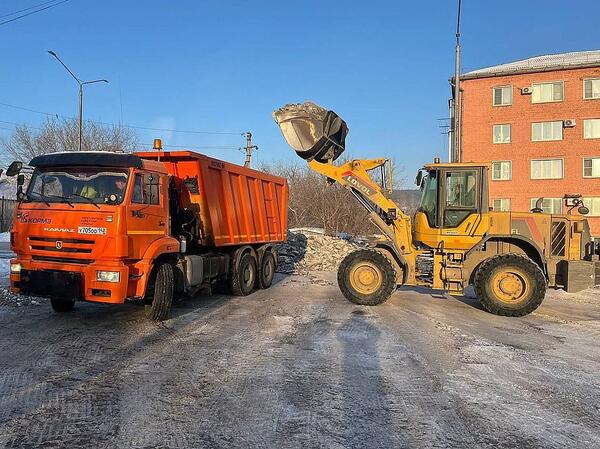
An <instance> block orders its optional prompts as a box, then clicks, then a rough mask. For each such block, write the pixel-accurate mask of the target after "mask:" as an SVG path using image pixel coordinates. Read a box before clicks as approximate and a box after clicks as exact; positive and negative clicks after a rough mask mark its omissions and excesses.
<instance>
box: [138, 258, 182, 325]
mask: <svg viewBox="0 0 600 449" xmlns="http://www.w3.org/2000/svg"><path fill="white" fill-rule="evenodd" d="M174 287H175V286H174V281H173V266H172V265H171V264H169V263H164V262H163V263H159V265H158V266H157V267H156V269H155V272H154V274H153V275H152V276H151V277H150V280H149V281H148V287H147V288H146V298H147V301H148V302H150V304H146V307H145V309H146V310H145V311H146V316H147V317H148V318H149V319H151V320H152V321H163V320H166V319H167V318H169V314H170V313H171V305H172V304H173V293H174V290H175V288H174Z"/></svg>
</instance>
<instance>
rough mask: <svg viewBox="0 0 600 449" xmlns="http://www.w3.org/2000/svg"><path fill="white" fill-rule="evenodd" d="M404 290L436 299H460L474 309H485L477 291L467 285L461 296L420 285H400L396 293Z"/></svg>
mask: <svg viewBox="0 0 600 449" xmlns="http://www.w3.org/2000/svg"><path fill="white" fill-rule="evenodd" d="M403 291H410V292H414V293H420V294H422V295H427V296H429V297H431V298H433V299H435V300H445V301H458V302H461V303H463V304H465V305H467V306H469V307H472V308H474V309H477V310H481V311H485V310H484V309H483V307H482V306H481V304H480V303H479V301H478V300H477V297H476V296H475V292H474V291H473V288H472V287H467V288H466V289H465V294H464V295H461V296H453V295H450V294H448V293H446V292H444V291H443V290H432V289H430V288H428V287H418V286H400V287H398V289H397V290H396V293H400V294H402V292H403Z"/></svg>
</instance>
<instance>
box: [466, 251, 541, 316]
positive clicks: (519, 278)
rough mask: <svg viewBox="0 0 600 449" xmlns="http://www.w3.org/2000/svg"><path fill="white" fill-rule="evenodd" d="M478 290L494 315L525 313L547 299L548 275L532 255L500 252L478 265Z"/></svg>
mask: <svg viewBox="0 0 600 449" xmlns="http://www.w3.org/2000/svg"><path fill="white" fill-rule="evenodd" d="M475 292H476V294H477V299H478V300H479V302H480V304H481V305H482V306H483V308H484V309H485V310H487V311H488V312H490V313H493V314H494V315H503V316H524V315H527V314H529V313H531V312H533V311H534V310H535V309H537V308H538V307H539V305H540V304H541V303H542V301H543V300H544V296H545V295H546V277H545V276H544V273H543V272H542V270H541V269H540V267H539V266H538V265H537V264H536V263H535V262H534V261H533V260H531V259H529V258H528V257H525V256H522V255H520V254H513V253H510V254H500V255H497V256H494V257H490V258H489V259H487V260H485V261H484V262H483V263H482V264H481V265H480V266H479V268H478V269H477V273H475Z"/></svg>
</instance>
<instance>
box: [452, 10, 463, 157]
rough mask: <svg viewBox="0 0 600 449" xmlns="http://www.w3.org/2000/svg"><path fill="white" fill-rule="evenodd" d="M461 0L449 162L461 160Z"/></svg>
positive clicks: (457, 25) (457, 20)
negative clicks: (451, 148)
mask: <svg viewBox="0 0 600 449" xmlns="http://www.w3.org/2000/svg"><path fill="white" fill-rule="evenodd" d="M461 6H462V0H458V16H457V18H456V50H455V60H454V103H453V105H452V106H453V107H452V112H453V113H452V118H453V126H452V137H453V142H452V143H453V145H452V146H453V151H452V152H451V154H452V160H451V161H450V162H460V161H461V148H460V124H461V123H460V122H461V115H460V106H461V98H460V96H461V95H460V13H461Z"/></svg>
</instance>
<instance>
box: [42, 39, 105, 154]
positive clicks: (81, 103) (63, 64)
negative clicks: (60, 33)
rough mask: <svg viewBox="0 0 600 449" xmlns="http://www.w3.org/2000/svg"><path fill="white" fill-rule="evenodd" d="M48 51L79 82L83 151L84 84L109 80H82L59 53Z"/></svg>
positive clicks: (80, 144)
mask: <svg viewBox="0 0 600 449" xmlns="http://www.w3.org/2000/svg"><path fill="white" fill-rule="evenodd" d="M48 53H50V54H51V55H52V56H54V57H55V58H56V60H57V61H58V62H60V64H61V65H62V66H63V67H64V68H65V69H66V70H67V72H69V74H70V75H71V76H72V77H73V78H74V79H75V81H77V84H79V151H82V142H83V86H84V85H85V84H94V83H100V82H102V83H108V80H105V79H98V80H92V81H82V80H81V79H79V78H78V77H76V76H75V74H74V73H73V72H72V71H71V69H69V67H67V65H66V64H65V63H64V62H63V61H62V59H60V58H59V57H58V55H57V54H56V53H55V52H53V51H52V50H48Z"/></svg>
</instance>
